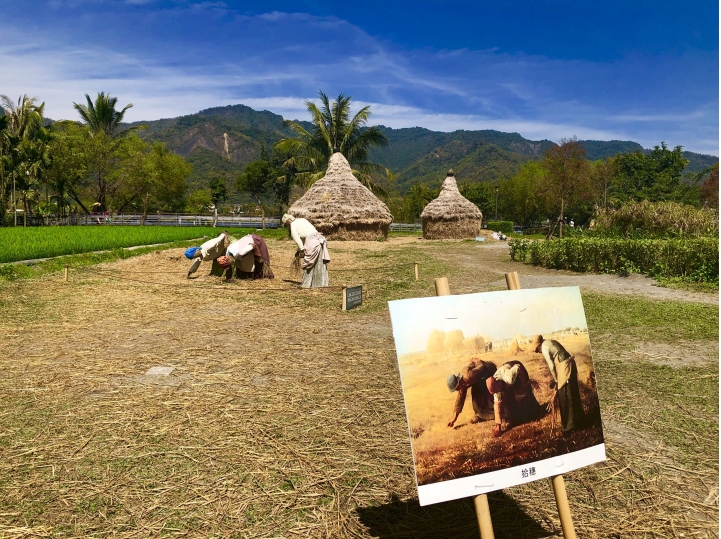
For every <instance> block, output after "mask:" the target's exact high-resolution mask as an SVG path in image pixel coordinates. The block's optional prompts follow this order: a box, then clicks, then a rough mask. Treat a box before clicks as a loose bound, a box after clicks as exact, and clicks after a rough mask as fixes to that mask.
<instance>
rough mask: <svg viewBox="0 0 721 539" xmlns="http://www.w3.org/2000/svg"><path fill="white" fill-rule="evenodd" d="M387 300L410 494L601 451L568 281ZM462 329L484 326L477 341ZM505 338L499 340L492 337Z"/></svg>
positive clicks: (444, 493) (472, 484) (471, 485)
mask: <svg viewBox="0 0 721 539" xmlns="http://www.w3.org/2000/svg"><path fill="white" fill-rule="evenodd" d="M389 307H390V313H391V321H392V323H393V338H394V341H395V345H396V353H397V357H398V365H399V371H400V375H401V383H402V385H403V397H404V401H405V406H406V414H407V418H408V426H409V430H410V435H411V446H412V449H413V461H414V464H415V471H416V482H417V485H418V499H419V502H420V504H421V505H427V504H431V503H438V502H443V501H448V500H453V499H457V498H462V497H465V496H475V495H478V494H483V493H485V492H491V491H494V490H499V489H503V488H507V487H511V486H514V485H518V484H521V483H526V482H529V481H533V480H535V479H541V478H544V477H550V476H553V475H558V474H561V473H565V472H568V471H571V470H575V469H578V468H581V467H583V466H588V465H589V464H593V463H595V462H600V461H602V460H604V459H605V447H604V442H603V429H602V425H601V414H600V405H599V402H598V393H597V391H596V384H595V372H594V367H593V360H592V358H591V343H590V341H589V337H588V332H587V331H584V330H586V329H587V327H588V326H587V324H586V319H585V313H584V310H583V303H582V301H581V293H580V291H579V289H578V287H565V288H562V287H559V288H537V289H528V290H512V291H501V292H485V293H481V294H467V295H455V296H441V297H430V298H415V299H406V300H398V301H391V302H389ZM482 312H492V313H493V316H492V317H479V316H478V313H482ZM548 312H553V313H554V314H553V316H550V317H549V316H546V313H548ZM564 328H576V329H577V330H578V331H564ZM472 335H476V336H480V335H484V337H481V339H482V344H483V346H481V343H480V341H478V342H477V343H471V344H472V346H468V344H469V343H468V338H465V339H464V336H472ZM529 335H531V336H532V337H530V338H529V337H528V336H529ZM504 341H505V342H510V346H509V347H502V346H500V345H501V343H503V342H504ZM486 343H490V344H492V345H493V346H491V347H488V348H486V346H485V344H486ZM519 343H520V344H519ZM496 345H499V346H496ZM481 350H482V352H481Z"/></svg>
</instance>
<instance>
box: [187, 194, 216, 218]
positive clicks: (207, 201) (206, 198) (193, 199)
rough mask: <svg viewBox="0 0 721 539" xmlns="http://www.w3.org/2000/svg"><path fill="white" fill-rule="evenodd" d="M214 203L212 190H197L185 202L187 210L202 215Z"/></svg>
mask: <svg viewBox="0 0 721 539" xmlns="http://www.w3.org/2000/svg"><path fill="white" fill-rule="evenodd" d="M212 203H213V199H212V197H211V193H210V189H196V190H195V191H193V192H192V193H190V194H189V195H188V198H187V199H186V200H185V209H186V211H190V212H193V213H202V212H203V210H207V209H208V207H209V206H210V205H211V204H212Z"/></svg>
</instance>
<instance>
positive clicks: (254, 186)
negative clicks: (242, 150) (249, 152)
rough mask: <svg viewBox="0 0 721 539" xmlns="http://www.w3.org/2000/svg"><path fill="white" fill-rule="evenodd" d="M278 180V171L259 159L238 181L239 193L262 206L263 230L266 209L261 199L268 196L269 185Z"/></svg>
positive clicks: (252, 163) (247, 168) (253, 162)
mask: <svg viewBox="0 0 721 539" xmlns="http://www.w3.org/2000/svg"><path fill="white" fill-rule="evenodd" d="M276 179H277V174H276V170H275V169H274V168H273V167H272V165H271V164H270V163H269V162H268V161H266V160H263V159H258V160H256V161H251V162H250V163H248V166H247V167H245V172H244V173H243V174H241V175H240V176H238V179H237V180H236V187H237V189H238V191H240V192H242V193H247V194H248V195H250V196H251V197H253V198H254V199H255V200H256V202H257V203H258V206H260V209H261V215H262V220H263V228H265V209H264V208H263V202H262V201H261V199H262V198H263V197H265V196H266V195H267V194H268V189H269V185H270V184H271V183H272V182H273V181H274V180H276Z"/></svg>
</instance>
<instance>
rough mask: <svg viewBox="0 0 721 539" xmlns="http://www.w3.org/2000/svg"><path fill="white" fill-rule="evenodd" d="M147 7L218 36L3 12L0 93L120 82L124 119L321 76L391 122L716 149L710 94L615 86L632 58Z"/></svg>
mask: <svg viewBox="0 0 721 539" xmlns="http://www.w3.org/2000/svg"><path fill="white" fill-rule="evenodd" d="M79 1H80V0H70V2H71V3H74V4H75V3H77V2H79ZM126 1H127V2H131V3H135V4H140V3H145V2H151V1H152V0H126ZM58 3H59V4H61V3H62V2H58ZM218 10H221V11H222V13H220V14H219V13H218ZM171 11H172V13H170V12H171ZM190 11H192V12H193V14H192V15H188V13H190ZM154 17H156V18H157V20H155V21H154V23H153V24H157V25H163V24H164V23H163V21H164V19H163V17H174V19H173V21H177V20H180V19H177V18H178V17H181V18H182V17H191V18H192V22H193V23H194V24H195V23H196V22H197V24H198V25H203V24H204V23H206V22H208V23H209V24H210V22H209V21H212V22H213V24H216V21H219V20H220V19H222V22H217V24H218V25H219V26H218V29H217V33H218V41H217V42H216V43H212V44H206V43H203V42H202V39H201V38H198V39H201V41H197V40H194V39H196V38H195V37H194V36H184V35H183V36H180V35H170V36H159V38H158V40H157V41H156V44H157V46H156V47H148V46H139V47H137V48H136V49H134V48H133V47H132V46H130V45H132V43H130V44H129V45H128V46H124V45H123V46H118V45H117V44H116V45H115V46H113V45H110V44H107V43H105V40H100V39H95V40H94V39H93V38H92V36H90V37H87V36H86V37H83V36H81V37H82V39H84V40H85V41H81V40H80V37H79V38H77V39H75V37H73V41H69V39H70V38H68V37H67V35H73V36H74V35H75V34H74V33H71V34H66V37H58V36H60V35H62V33H57V34H54V33H53V32H50V31H48V32H43V33H38V32H27V31H26V29H23V28H19V27H12V26H10V25H9V23H8V21H0V66H1V67H0V69H2V79H1V80H0V93H4V94H8V95H9V96H11V97H13V96H18V95H21V94H24V93H27V94H29V95H35V96H37V97H39V98H40V99H41V100H44V101H46V103H47V106H46V112H47V114H48V116H50V117H52V118H56V119H59V118H75V117H76V112H75V111H74V110H73V108H72V103H73V101H75V102H80V101H81V100H83V99H84V94H85V93H88V94H90V95H91V96H93V95H94V94H95V93H96V92H99V91H105V92H109V93H111V94H112V95H114V96H117V97H118V98H119V102H120V104H121V105H122V104H125V103H128V102H132V103H133V104H134V107H133V108H132V109H130V110H129V111H128V114H127V115H126V119H127V120H128V121H137V120H153V119H158V118H164V117H174V116H179V115H184V114H190V113H193V112H197V111H198V110H202V109H205V108H209V107H213V106H223V105H228V104H236V103H243V104H245V105H248V106H251V107H253V108H255V109H258V110H262V109H267V110H270V111H272V112H275V113H278V114H282V115H283V116H284V117H286V118H291V119H305V118H307V112H306V107H305V100H306V99H315V98H316V97H317V95H316V92H317V90H318V89H319V88H322V89H324V91H326V93H327V94H328V95H330V96H331V97H334V96H335V95H337V93H339V92H343V93H345V94H347V95H348V94H349V95H353V96H354V103H355V105H357V106H359V107H360V106H362V105H364V104H369V105H371V110H372V112H373V116H372V122H373V123H375V124H383V125H387V126H389V127H415V126H422V127H426V128H428V129H434V130H440V131H453V130H456V129H469V130H470V129H498V130H500V131H507V132H518V133H520V134H521V135H523V136H524V137H527V138H530V139H544V138H545V139H550V140H554V141H557V140H559V139H561V138H567V137H571V136H574V135H576V136H578V137H579V138H581V139H596V140H608V139H626V140H628V139H630V140H636V141H638V142H640V143H641V144H643V145H644V146H652V145H653V144H658V142H660V141H661V140H666V141H671V140H678V142H677V143H678V144H682V145H684V146H685V147H687V148H688V149H690V150H693V151H703V152H705V153H714V154H718V141H717V140H716V141H715V142H714V138H716V137H718V111H717V110H716V108H717V104H716V103H711V104H704V105H703V106H699V105H698V104H694V106H693V107H687V106H686V107H685V106H684V105H683V104H679V105H674V106H669V105H668V103H667V102H668V99H667V100H666V102H664V101H663V100H658V101H654V100H651V99H649V92H645V93H644V90H645V89H644V88H639V89H636V88H631V90H628V89H626V93H627V94H629V95H625V94H624V95H621V92H620V91H619V92H615V93H614V92H612V91H611V90H612V89H613V85H611V84H610V83H609V82H608V80H607V79H609V78H612V77H611V75H613V74H615V73H617V72H626V71H629V70H631V69H632V68H633V66H630V65H626V64H623V63H618V64H616V65H605V64H604V65H600V64H593V63H591V62H581V61H572V62H563V61H559V60H549V59H547V58H543V57H531V56H525V55H521V54H518V55H509V54H502V53H500V52H498V51H497V50H484V51H473V50H466V49H459V50H450V51H448V50H446V51H428V50H420V51H405V50H399V49H395V48H393V46H392V45H389V44H387V43H384V42H381V41H379V40H378V39H376V38H374V37H372V36H369V35H368V34H367V33H366V32H364V31H363V30H362V29H360V28H358V27H355V26H353V25H351V24H349V23H348V22H347V21H343V20H340V19H337V18H335V17H313V16H310V15H307V14H303V13H281V12H270V13H265V14H262V15H257V16H245V15H238V14H237V13H235V12H233V11H231V10H230V9H229V8H228V7H227V5H226V4H225V3H223V2H200V3H195V4H188V3H179V4H178V7H177V8H173V9H171V10H168V11H167V12H166V11H161V12H156V13H155V14H154ZM202 17H208V18H207V19H203V18H202ZM196 19H197V21H196ZM168 20H170V19H168ZM183 20H184V19H183ZM186 22H187V21H186ZM223 25H225V26H223ZM166 26H167V27H171V26H172V25H170V24H167V25H166ZM210 27H211V28H215V27H213V26H210ZM161 37H166V39H161ZM101 43H102V45H101ZM18 44H20V45H18ZM604 88H608V89H609V90H608V91H605V90H604ZM615 94H619V95H615ZM619 105H621V106H619Z"/></svg>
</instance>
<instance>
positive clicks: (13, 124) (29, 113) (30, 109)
mask: <svg viewBox="0 0 721 539" xmlns="http://www.w3.org/2000/svg"><path fill="white" fill-rule="evenodd" d="M36 101H37V98H36V97H28V96H27V94H26V95H23V96H22V97H19V98H18V102H17V105H16V104H15V103H14V102H13V101H12V99H10V98H9V97H8V96H6V95H0V102H2V108H3V110H4V111H5V116H6V117H7V121H8V127H9V130H10V133H12V134H13V135H14V136H16V137H20V138H30V137H32V136H33V135H34V134H35V132H36V131H37V130H38V129H40V128H41V127H42V126H43V114H44V111H45V103H44V102H43V103H41V104H40V105H36V104H35V102H36Z"/></svg>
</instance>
